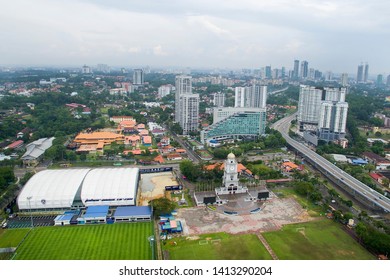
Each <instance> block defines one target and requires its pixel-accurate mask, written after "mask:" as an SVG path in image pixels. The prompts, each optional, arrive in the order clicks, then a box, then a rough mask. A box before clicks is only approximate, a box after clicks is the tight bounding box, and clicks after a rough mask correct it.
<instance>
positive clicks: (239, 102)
mask: <svg viewBox="0 0 390 280" xmlns="http://www.w3.org/2000/svg"><path fill="white" fill-rule="evenodd" d="M234 107H245V87H236V88H235V89H234Z"/></svg>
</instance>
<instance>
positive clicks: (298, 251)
mask: <svg viewBox="0 0 390 280" xmlns="http://www.w3.org/2000/svg"><path fill="white" fill-rule="evenodd" d="M263 236H264V238H265V239H266V240H267V242H268V244H269V245H270V246H271V248H272V250H273V251H274V252H275V253H276V255H277V256H278V257H279V259H281V260H373V259H375V258H374V256H373V255H372V254H370V253H369V252H368V251H367V250H366V249H364V248H363V247H362V246H361V245H360V244H359V243H358V242H356V241H355V240H354V239H353V238H352V237H350V236H349V235H348V234H347V233H346V232H344V231H343V229H342V228H341V225H340V224H338V223H335V222H334V221H332V220H328V219H322V220H318V221H312V222H308V223H302V224H292V225H286V226H283V228H282V230H280V231H273V232H264V233H263Z"/></svg>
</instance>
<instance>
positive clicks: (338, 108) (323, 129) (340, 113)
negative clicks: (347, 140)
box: [318, 101, 348, 141]
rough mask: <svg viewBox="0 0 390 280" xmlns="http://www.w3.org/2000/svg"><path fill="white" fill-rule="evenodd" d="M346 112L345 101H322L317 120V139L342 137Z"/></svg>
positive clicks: (346, 104)
mask: <svg viewBox="0 0 390 280" xmlns="http://www.w3.org/2000/svg"><path fill="white" fill-rule="evenodd" d="M347 114H348V103H347V102H335V101H323V102H322V103H321V110H320V117H319V122H318V137H319V139H321V140H326V141H333V140H337V139H340V138H344V136H345V133H346V125H347Z"/></svg>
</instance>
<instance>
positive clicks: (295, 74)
mask: <svg viewBox="0 0 390 280" xmlns="http://www.w3.org/2000/svg"><path fill="white" fill-rule="evenodd" d="M298 74H299V60H294V72H293V79H295V80H298Z"/></svg>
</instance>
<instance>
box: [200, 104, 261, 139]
mask: <svg viewBox="0 0 390 280" xmlns="http://www.w3.org/2000/svg"><path fill="white" fill-rule="evenodd" d="M266 117H267V115H266V109H265V108H239V107H238V108H233V107H224V108H214V122H213V124H212V125H210V126H208V127H207V128H206V129H204V130H202V131H201V141H202V142H203V143H207V142H208V141H210V140H217V141H222V140H226V139H248V138H251V139H254V138H257V137H258V136H260V135H262V134H264V133H265V126H266Z"/></svg>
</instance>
